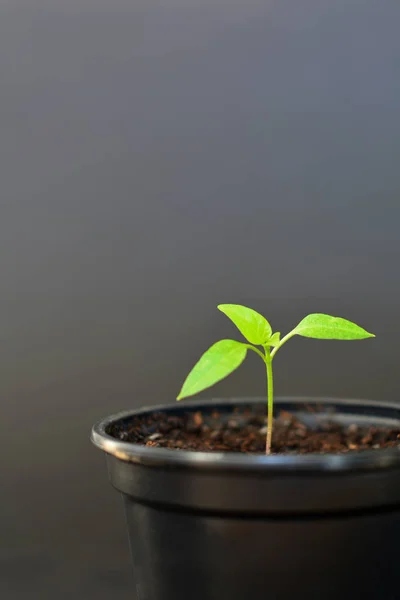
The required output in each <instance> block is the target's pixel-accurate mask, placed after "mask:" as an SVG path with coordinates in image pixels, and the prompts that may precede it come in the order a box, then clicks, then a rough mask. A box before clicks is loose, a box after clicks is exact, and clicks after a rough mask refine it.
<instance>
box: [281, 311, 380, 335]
mask: <svg viewBox="0 0 400 600" xmlns="http://www.w3.org/2000/svg"><path fill="white" fill-rule="evenodd" d="M293 335H301V336H303V337H307V338H316V339H320V340H363V339H365V338H370V337H375V336H374V334H373V333H368V331H365V329H363V328H362V327H359V326H358V325H356V324H355V323H352V322H351V321H347V320H346V319H341V318H340V317H331V316H330V315H322V314H313V315H308V317H305V318H304V319H303V320H302V321H301V322H300V323H299V324H298V325H297V327H296V328H295V329H294V330H293Z"/></svg>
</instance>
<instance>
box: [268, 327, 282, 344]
mask: <svg viewBox="0 0 400 600" xmlns="http://www.w3.org/2000/svg"><path fill="white" fill-rule="evenodd" d="M280 341H281V334H280V332H279V331H277V332H276V333H274V334H273V335H272V336H271V337H270V338H269V340H268V342H267V344H268V346H279V343H280Z"/></svg>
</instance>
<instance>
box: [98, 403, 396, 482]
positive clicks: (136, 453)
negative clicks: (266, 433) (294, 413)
mask: <svg viewBox="0 0 400 600" xmlns="http://www.w3.org/2000/svg"><path fill="white" fill-rule="evenodd" d="M265 402H266V399H265V397H254V398H252V397H247V398H240V397H239V398H212V399H202V400H197V401H190V402H189V403H187V404H186V406H187V410H188V411H190V412H192V411H195V410H199V409H203V408H208V409H209V408H216V407H224V406H229V405H235V406H241V405H246V404H252V405H254V404H261V403H265ZM287 403H290V404H298V405H301V404H303V405H312V404H318V405H323V406H326V407H331V406H336V407H338V408H340V407H346V408H347V409H349V408H351V407H354V408H355V409H357V408H358V409H363V408H364V409H365V408H366V409H368V408H369V409H371V414H372V413H373V412H374V411H375V412H381V413H383V412H384V411H385V410H386V411H393V412H394V413H397V415H396V416H397V417H398V419H399V420H400V405H399V404H396V403H394V402H378V401H373V400H359V399H357V400H356V399H338V398H329V397H328V398H320V397H310V396H280V397H277V398H276V399H275V400H274V406H275V407H279V405H280V404H287ZM373 409H374V411H373ZM179 410H184V407H183V406H182V405H179V407H178V406H177V404H176V403H175V404H166V405H165V404H162V405H157V406H150V407H142V408H139V409H136V410H128V411H123V412H120V413H117V414H114V415H111V416H109V417H106V418H105V419H102V420H101V421H99V422H98V423H97V424H95V425H94V426H93V428H92V432H91V441H92V442H93V444H94V445H95V446H97V447H98V448H100V449H101V450H103V451H104V452H106V453H107V454H109V455H112V456H114V457H115V458H117V459H119V460H122V461H125V462H131V463H136V464H140V465H144V466H148V467H181V468H189V469H196V470H205V471H230V470H234V471H237V470H239V471H251V472H254V471H259V472H271V471H273V472H276V471H278V472H281V473H282V474H284V473H285V472H288V473H291V474H293V471H296V472H304V471H305V472H308V473H310V472H333V473H337V472H342V473H348V472H349V471H360V470H361V471H376V470H382V469H393V468H399V467H400V445H399V446H397V447H395V448H386V449H376V450H375V449H371V450H359V451H357V450H354V451H351V452H349V453H345V454H340V453H335V454H334V453H330V454H317V453H310V454H305V455H304V454H271V455H269V456H266V455H262V454H243V453H240V452H200V451H199V452H197V451H193V450H176V449H171V448H154V447H148V446H142V445H139V444H132V443H131V442H123V441H121V440H117V439H116V438H114V437H112V436H110V435H109V434H108V433H107V429H108V427H109V426H110V425H111V424H112V423H113V422H115V421H119V420H121V419H126V418H129V417H133V416H138V415H144V414H146V413H147V414H148V413H152V412H165V411H168V412H169V411H171V412H176V411H179ZM392 418H393V417H392Z"/></svg>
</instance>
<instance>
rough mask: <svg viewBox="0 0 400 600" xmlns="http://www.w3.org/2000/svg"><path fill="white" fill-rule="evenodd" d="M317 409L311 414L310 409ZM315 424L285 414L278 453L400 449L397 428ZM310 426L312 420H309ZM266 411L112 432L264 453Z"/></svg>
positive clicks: (161, 443) (276, 439) (198, 447)
mask: <svg viewBox="0 0 400 600" xmlns="http://www.w3.org/2000/svg"><path fill="white" fill-rule="evenodd" d="M310 410H311V409H310ZM312 412H313V415H312V419H311V421H312V423H311V424H310V423H308V424H305V423H304V422H302V421H300V420H299V419H297V418H296V417H295V416H294V415H292V414H291V413H288V412H285V411H282V412H281V413H280V414H279V415H278V416H277V418H276V419H275V421H274V432H273V442H272V451H273V452H274V453H277V452H279V453H283V452H285V453H300V454H307V453H310V452H313V453H328V452H330V453H331V452H335V453H337V452H340V453H343V452H352V451H355V450H369V449H372V448H374V449H378V448H391V447H393V446H397V445H398V444H400V427H399V428H397V429H389V428H382V427H381V428H380V427H361V426H358V425H342V424H340V423H338V422H335V421H334V419H331V420H327V417H326V414H325V415H324V417H323V418H322V417H321V418H320V417H319V415H318V412H316V411H315V409H314V410H313V411H312ZM307 421H308V420H307ZM266 432H267V425H266V416H265V411H263V412H262V413H260V411H257V409H254V410H249V409H235V410H234V411H233V412H231V413H219V412H218V411H213V412H200V411H199V412H188V413H186V414H183V415H182V414H181V415H179V416H176V415H172V414H168V413H153V414H150V415H145V416H138V417H134V418H133V419H131V420H130V421H128V422H126V423H124V425H123V426H122V427H121V426H120V425H114V426H112V427H111V429H110V431H109V433H110V435H112V436H113V437H116V438H118V439H120V440H121V441H124V442H131V443H134V444H141V445H145V446H153V447H155V448H172V449H176V450H193V451H202V452H244V453H257V454H258V453H264V452H265V442H266Z"/></svg>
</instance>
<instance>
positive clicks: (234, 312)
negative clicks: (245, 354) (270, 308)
mask: <svg viewBox="0 0 400 600" xmlns="http://www.w3.org/2000/svg"><path fill="white" fill-rule="evenodd" d="M218 309H219V310H220V311H221V312H223V313H224V314H225V315H226V316H227V317H228V318H229V319H230V320H231V321H233V323H234V324H235V325H236V327H237V328H238V329H239V331H240V333H241V334H242V335H243V336H244V337H245V338H246V340H247V341H249V342H250V343H251V344H257V345H263V344H266V343H267V341H268V340H269V338H270V337H271V335H272V329H271V325H270V324H269V323H268V321H267V319H265V317H263V316H262V315H260V313H258V312H256V311H255V310H253V309H252V308H247V307H246V306H241V305H240V304H220V305H219V306H218Z"/></svg>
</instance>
